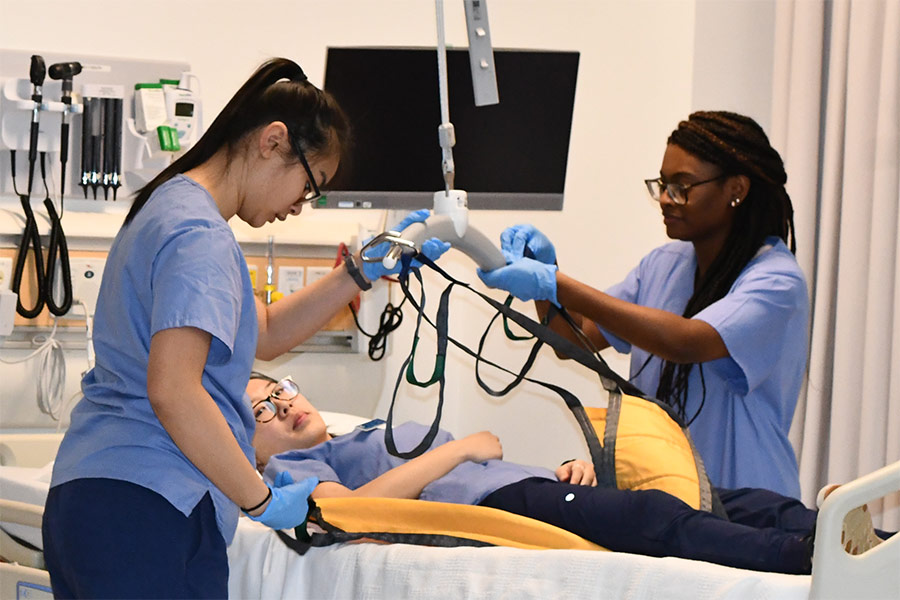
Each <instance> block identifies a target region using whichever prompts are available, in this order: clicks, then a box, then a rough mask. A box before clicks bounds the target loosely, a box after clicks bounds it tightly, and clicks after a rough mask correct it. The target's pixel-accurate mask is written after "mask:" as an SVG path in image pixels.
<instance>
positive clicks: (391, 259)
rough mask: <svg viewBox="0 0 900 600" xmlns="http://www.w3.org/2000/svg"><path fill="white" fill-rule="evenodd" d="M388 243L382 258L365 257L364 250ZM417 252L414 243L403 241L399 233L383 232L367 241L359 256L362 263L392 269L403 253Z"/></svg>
mask: <svg viewBox="0 0 900 600" xmlns="http://www.w3.org/2000/svg"><path fill="white" fill-rule="evenodd" d="M385 242H388V243H390V247H389V248H388V251H387V252H386V253H385V254H384V256H366V250H367V249H370V248H373V247H375V246H377V245H378V244H382V243H385ZM418 251H419V248H418V247H417V246H416V244H415V243H414V242H411V241H409V240H406V239H403V238H402V237H401V234H400V232H399V231H385V232H383V233H379V234H378V235H376V236H375V237H373V238H372V239H371V240H369V241H368V242H367V243H366V244H365V245H364V246H363V247H362V250H361V251H360V253H359V254H360V256H361V257H362V259H363V261H364V262H371V263H374V262H380V263H382V264H383V265H384V266H385V268H387V269H393V268H394V267H395V266H396V265H397V261H398V260H400V256H401V255H403V254H404V253H412V254H415V253H417V252H418Z"/></svg>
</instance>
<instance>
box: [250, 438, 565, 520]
mask: <svg viewBox="0 0 900 600" xmlns="http://www.w3.org/2000/svg"><path fill="white" fill-rule="evenodd" d="M427 432H428V427H426V426H424V425H421V424H419V423H413V422H408V423H404V424H402V425H399V426H397V427H394V442H395V443H396V445H397V449H398V450H400V451H401V452H406V451H409V450H410V449H412V448H414V447H415V446H416V444H418V443H419V441H421V440H422V438H424V437H425V434H426V433H427ZM384 433H385V430H384V429H373V430H371V431H362V430H360V429H355V430H353V431H352V432H350V433H348V434H346V435H341V436H338V437H336V438H333V439H331V440H329V441H327V442H325V443H322V444H319V445H317V446H314V447H312V448H309V449H306V450H291V451H289V452H283V453H281V454H278V455H276V456H273V457H272V458H270V459H269V463H268V464H267V465H266V471H265V478H266V480H267V481H268V482H269V483H271V482H272V481H274V479H275V477H276V476H277V475H278V473H280V472H282V471H287V472H289V473H290V474H291V476H292V477H293V478H294V481H300V480H301V479H304V478H306V477H309V476H312V475H315V476H316V477H318V478H319V481H320V482H325V481H332V482H335V483H340V484H341V485H343V486H345V487H348V488H350V489H351V490H355V489H357V488H359V487H361V486H363V485H365V484H366V483H368V482H370V481H372V480H373V479H375V478H377V477H378V476H380V475H383V474H385V473H387V472H388V471H390V470H391V469H393V468H394V467H398V466H400V465H402V464H403V463H405V462H407V461H406V460H405V459H403V458H397V457H396V456H392V455H391V454H389V453H388V451H387V447H386V446H385V445H384ZM452 439H453V436H452V435H450V434H449V433H448V432H446V431H444V430H440V431H439V432H438V435H437V436H436V437H435V439H434V442H433V443H432V444H431V446H430V447H429V450H430V449H433V448H436V447H438V446H440V445H442V444H446V443H447V442H449V441H451V440H452ZM529 477H542V478H544V479H552V480H553V481H556V475H554V474H553V472H552V471H549V470H547V469H542V468H541V467H527V466H523V465H518V464H515V463H511V462H506V461H503V460H488V461H486V462H483V463H476V462H472V461H465V462H462V463H460V464H459V465H457V466H456V467H454V468H453V469H452V470H451V471H450V472H449V473H447V474H446V475H444V476H443V477H440V478H438V479H435V480H434V481H432V482H431V483H429V484H428V485H426V486H425V488H424V489H423V490H422V493H421V494H420V495H419V499H420V500H430V501H432V502H452V503H455V504H478V503H479V502H481V501H482V500H484V498H485V497H487V496H488V494H490V493H491V492H493V491H495V490H498V489H500V488H502V487H504V486H507V485H510V484H512V483H516V482H517V481H522V480H523V479H528V478H529Z"/></svg>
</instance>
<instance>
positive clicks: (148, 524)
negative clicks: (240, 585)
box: [42, 479, 228, 598]
mask: <svg viewBox="0 0 900 600" xmlns="http://www.w3.org/2000/svg"><path fill="white" fill-rule="evenodd" d="M42 529H43V538H44V560H45V562H46V563H47V570H48V571H50V584H51V586H52V587H53V596H54V597H56V598H227V597H228V557H227V555H226V549H225V540H224V539H223V538H222V534H221V533H220V532H219V528H218V526H217V524H216V512H215V508H214V506H213V502H212V498H210V496H209V494H206V495H205V496H204V497H203V498H202V499H201V500H200V502H199V503H198V504H197V506H195V507H194V510H193V512H192V513H191V515H190V516H189V517H186V516H184V514H182V513H181V512H180V511H179V510H178V509H176V508H175V507H174V506H172V505H171V504H170V503H169V502H168V501H167V500H166V499H165V498H163V497H162V496H160V495H159V494H157V493H156V492H153V491H151V490H149V489H147V488H144V487H141V486H139V485H135V484H133V483H128V482H125V481H118V480H114V479H77V480H74V481H70V482H68V483H64V484H62V485H59V486H56V487H53V488H51V489H50V493H49V495H48V496H47V503H46V506H45V508H44V522H43V527H42Z"/></svg>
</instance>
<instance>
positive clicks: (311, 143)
mask: <svg viewBox="0 0 900 600" xmlns="http://www.w3.org/2000/svg"><path fill="white" fill-rule="evenodd" d="M274 121H281V122H282V123H284V124H285V126H286V127H287V129H288V134H289V135H290V136H291V138H292V139H295V140H297V142H298V143H299V145H300V148H301V150H302V151H303V152H304V154H307V155H308V156H316V155H319V154H321V153H323V152H324V153H331V152H333V153H336V154H343V153H346V152H347V147H348V145H349V138H350V122H349V120H348V119H347V117H346V115H345V114H344V112H343V110H341V108H340V106H338V104H337V102H336V101H335V100H334V98H332V96H331V95H330V94H329V93H328V92H325V91H322V90H320V89H318V88H317V87H316V86H314V85H312V84H311V83H310V82H309V81H308V80H307V78H306V74H305V73H304V72H303V69H301V68H300V65H298V64H297V63H295V62H294V61H292V60H289V59H287V58H273V59H271V60H269V61H267V62H265V63H263V64H262V65H261V66H260V67H259V68H258V69H257V70H256V72H254V73H253V75H251V76H250V78H249V79H248V80H247V81H246V82H245V83H244V85H243V86H241V88H240V89H239V90H238V91H237V92H236V93H235V95H234V96H233V97H232V98H231V100H229V101H228V104H226V105H225V108H223V109H222V112H220V113H219V114H218V116H217V117H216V118H215V120H214V121H213V122H212V124H211V125H210V126H209V128H208V129H207V130H206V132H205V133H204V134H203V135H202V136H201V137H200V139H199V140H197V143H196V144H194V145H193V146H192V147H191V148H190V150H188V151H187V152H186V153H185V154H184V155H183V156H181V157H180V158H178V159H177V160H176V161H175V162H173V163H172V164H170V165H169V166H168V167H166V168H165V169H163V170H162V172H160V173H159V174H158V175H157V176H156V177H154V178H153V180H151V181H150V183H148V184H147V185H145V186H144V187H143V188H141V189H140V190H139V191H138V193H137V195H136V196H135V198H134V202H133V203H132V205H131V210H129V211H128V215H127V216H126V217H125V222H124V224H123V226H125V225H127V224H128V223H129V222H131V220H132V219H134V217H135V215H137V213H138V211H140V210H141V208H142V207H143V206H144V204H146V203H147V200H149V199H150V196H151V195H152V194H153V192H154V191H155V190H156V188H158V187H159V186H160V185H162V184H163V183H165V182H166V181H168V180H169V179H171V178H172V177H174V176H175V175H178V174H179V173H184V172H186V171H190V170H191V169H193V168H195V167H198V166H199V165H201V164H203V163H204V162H206V161H207V160H209V159H210V158H212V157H213V155H215V154H216V152H218V151H219V150H220V149H222V148H225V149H226V150H227V152H228V157H229V159H230V158H231V157H232V156H233V154H234V152H235V150H236V149H237V147H238V145H239V144H240V142H241V141H242V140H243V139H244V137H245V136H246V135H247V134H248V133H250V132H252V131H254V130H255V129H257V128H258V127H262V126H264V125H267V124H269V123H272V122H274ZM297 160H299V157H298V159H297Z"/></svg>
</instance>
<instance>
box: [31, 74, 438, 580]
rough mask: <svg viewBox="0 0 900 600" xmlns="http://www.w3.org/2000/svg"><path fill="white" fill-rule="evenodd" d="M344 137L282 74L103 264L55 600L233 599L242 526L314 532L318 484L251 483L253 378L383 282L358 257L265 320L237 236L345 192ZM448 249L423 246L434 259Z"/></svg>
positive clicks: (153, 198) (150, 204) (49, 529)
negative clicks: (304, 527)
mask: <svg viewBox="0 0 900 600" xmlns="http://www.w3.org/2000/svg"><path fill="white" fill-rule="evenodd" d="M348 135H349V124H348V122H347V119H346V117H345V116H344V114H343V112H342V111H341V109H340V108H339V107H338V105H337V104H336V103H335V101H334V100H333V99H332V98H331V97H330V96H329V95H328V94H326V93H325V92H323V91H322V90H320V89H318V88H316V87H315V86H313V85H312V84H311V83H310V82H309V81H307V79H306V76H305V75H304V73H303V71H302V69H301V68H300V67H299V66H298V65H297V64H296V63H294V62H293V61H290V60H287V59H273V60H271V61H268V62H266V63H265V64H263V65H262V66H261V67H260V68H259V69H258V70H257V71H256V72H255V73H254V74H253V75H252V76H251V77H250V78H249V79H248V80H247V82H246V83H244V85H243V86H242V87H241V88H240V89H239V90H238V92H237V93H236V94H235V96H234V97H233V98H232V99H231V100H230V101H229V102H228V104H227V105H226V106H225V108H224V109H223V110H222V112H221V113H220V114H219V115H218V116H217V117H216V119H215V121H214V122H213V123H212V124H211V125H210V126H209V128H208V129H207V131H206V132H205V133H204V134H203V136H202V137H201V138H200V139H199V140H198V142H197V143H196V144H195V145H194V146H193V147H192V148H191V149H190V150H189V151H188V152H186V153H185V154H184V156H182V157H181V158H179V159H178V160H176V161H175V162H174V163H172V164H171V165H170V166H169V167H167V168H166V169H164V170H163V171H162V172H161V173H160V174H159V175H157V176H156V177H155V178H154V179H153V180H152V181H151V182H150V183H149V184H147V185H146V186H145V187H144V188H143V189H141V190H140V191H139V192H138V193H137V195H136V197H135V198H134V200H133V203H132V205H131V209H130V211H129V213H128V215H127V216H126V218H125V221H124V224H123V226H122V228H121V229H120V230H119V233H118V235H117V236H116V238H115V240H114V241H113V244H112V247H111V249H110V251H109V255H108V258H107V261H106V268H105V269H104V273H103V281H102V283H101V286H100V292H99V297H98V301H97V311H96V318H95V321H94V337H93V340H94V346H95V349H96V365H95V367H94V368H93V369H92V370H91V371H89V372H88V373H87V374H86V375H85V377H84V380H83V381H82V391H83V394H84V397H83V398H82V399H81V401H80V402H79V403H78V405H77V406H76V407H75V409H74V410H73V411H72V418H71V425H70V427H69V429H68V431H67V433H66V436H65V438H64V439H63V441H62V444H61V446H60V449H59V453H58V455H57V458H56V462H55V464H54V469H53V478H52V481H51V487H50V492H49V495H48V497H47V503H46V508H45V511H44V522H43V527H42V529H43V541H44V558H45V560H46V563H47V568H48V570H49V572H50V581H51V584H52V587H53V594H54V596H55V597H57V598H226V597H227V596H228V559H227V555H226V545H227V544H228V543H229V542H230V541H231V539H232V537H233V535H234V532H235V528H236V527H237V520H238V514H239V510H241V509H242V510H243V511H244V512H245V513H247V514H248V515H249V516H250V517H251V518H253V519H255V520H258V521H261V522H262V523H264V524H266V525H268V526H270V527H273V528H276V529H284V528H290V527H294V526H296V525H298V524H300V523H302V522H303V520H304V519H305V516H306V511H307V506H308V504H307V498H308V496H309V493H310V491H312V489H314V488H315V486H316V484H317V481H316V480H315V479H307V480H298V481H297V482H296V483H291V484H286V485H275V486H272V487H270V486H267V485H266V484H265V483H264V482H263V481H262V480H261V479H260V478H259V476H258V474H257V473H256V471H255V469H254V466H253V447H252V446H251V439H252V437H253V432H254V428H255V421H254V418H253V415H252V413H251V411H250V407H249V406H248V405H247V404H246V402H244V388H245V386H246V384H247V381H248V379H249V376H250V368H251V366H252V363H253V360H254V358H255V357H258V358H261V359H265V360H270V359H272V358H275V357H276V356H278V355H280V354H282V353H284V352H286V351H288V350H290V349H291V348H293V347H295V346H296V345H297V344H299V343H301V342H302V341H304V340H305V339H307V338H309V337H310V336H311V335H313V334H314V333H315V332H316V331H318V330H319V329H320V328H321V327H322V326H324V325H325V324H326V323H327V322H328V321H329V320H330V319H331V317H332V316H334V314H335V313H336V312H337V311H339V310H340V309H341V307H343V306H344V305H346V304H347V303H348V302H349V301H350V300H351V299H352V298H353V297H354V296H356V295H357V294H358V293H359V292H360V289H361V288H362V289H368V288H369V287H371V281H372V280H374V279H376V278H378V277H380V276H381V275H384V274H385V273H386V272H387V271H386V270H385V269H384V267H382V266H380V264H381V263H366V264H365V265H363V266H360V265H361V264H362V261H361V260H360V257H359V255H358V254H357V255H355V256H351V257H348V259H347V260H346V261H345V263H344V265H342V266H341V267H340V268H337V269H335V270H334V271H332V272H331V273H330V274H328V275H326V276H325V277H323V278H321V279H320V280H318V281H317V282H315V283H314V284H311V285H309V286H306V287H305V288H303V289H302V290H300V291H297V292H295V293H293V294H291V295H289V296H287V297H285V298H283V299H282V300H280V301H278V302H277V303H275V304H272V305H264V304H263V303H262V302H260V301H259V300H258V299H257V298H256V297H255V295H254V293H253V287H252V285H251V283H250V276H249V270H248V268H247V264H246V262H245V260H244V257H243V254H242V252H241V248H240V246H239V245H238V243H237V240H236V239H235V237H234V233H233V232H232V230H231V228H230V227H229V225H228V220H229V219H231V218H232V217H234V216H237V217H238V218H239V219H241V220H242V221H244V222H246V223H248V224H249V225H251V226H253V227H260V226H262V225H264V224H265V223H267V222H272V221H274V220H275V219H279V220H282V221H283V220H284V219H286V218H287V217H288V215H297V214H299V213H300V212H301V210H302V208H303V206H304V205H305V204H307V203H309V202H312V201H313V200H315V199H316V198H318V197H319V196H320V195H321V190H322V189H323V187H324V186H325V185H326V184H327V183H328V181H330V180H331V179H332V178H333V177H334V175H335V172H336V171H337V168H338V165H339V161H340V157H341V155H342V153H343V151H344V150H345V149H346V146H347V142H348ZM426 216H427V212H426V213H421V212H418V213H413V214H412V215H410V216H409V217H407V218H406V219H405V220H404V222H403V223H401V224H400V225H399V226H398V228H399V229H403V227H404V226H406V225H408V224H409V223H410V222H412V221H415V220H423V219H424V218H426ZM429 248H430V250H429ZM446 248H447V245H446V244H443V243H441V242H437V241H432V240H429V242H426V243H425V244H423V252H424V253H425V254H426V255H428V256H429V258H431V257H437V256H438V255H439V254H440V253H441V252H443V251H444V250H446Z"/></svg>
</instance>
